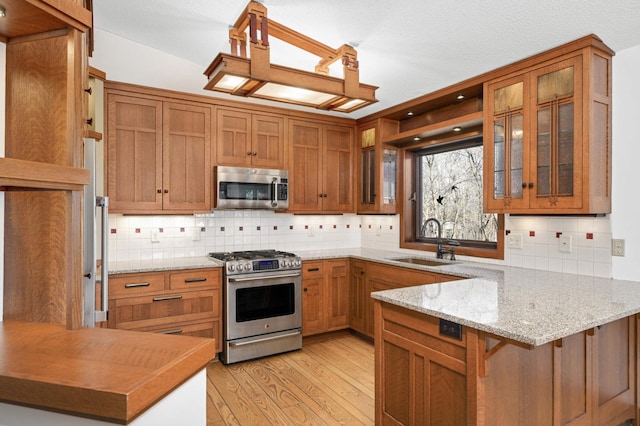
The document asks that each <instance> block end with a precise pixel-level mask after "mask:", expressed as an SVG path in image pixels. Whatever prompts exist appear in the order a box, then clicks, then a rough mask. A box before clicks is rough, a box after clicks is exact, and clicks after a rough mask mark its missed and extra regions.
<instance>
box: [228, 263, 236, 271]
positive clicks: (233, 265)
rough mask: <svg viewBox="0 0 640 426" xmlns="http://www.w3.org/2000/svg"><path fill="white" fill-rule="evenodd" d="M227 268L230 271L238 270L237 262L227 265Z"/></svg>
mask: <svg viewBox="0 0 640 426" xmlns="http://www.w3.org/2000/svg"><path fill="white" fill-rule="evenodd" d="M227 269H228V270H229V272H233V271H235V270H236V264H235V263H229V264H228V265H227Z"/></svg>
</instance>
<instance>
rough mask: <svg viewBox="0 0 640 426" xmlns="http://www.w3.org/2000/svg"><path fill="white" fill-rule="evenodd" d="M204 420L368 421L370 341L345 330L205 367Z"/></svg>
mask: <svg viewBox="0 0 640 426" xmlns="http://www.w3.org/2000/svg"><path fill="white" fill-rule="evenodd" d="M207 396H208V399H207V425H209V426H212V425H243V426H245V425H246V426H254V425H255V426H257V425H340V424H342V425H361V424H364V425H372V424H374V367H373V344H371V343H369V342H367V341H365V340H362V339H361V338H359V337H356V336H354V335H352V334H351V333H349V332H346V331H345V332H336V333H331V334H327V335H323V336H317V337H316V336H314V337H310V338H305V339H304V341H303V345H302V349H301V350H299V351H294V352H289V353H286V354H281V355H274V356H271V357H267V358H262V359H258V360H253V361H246V362H241V363H238V364H232V365H228V366H225V365H224V364H222V363H220V362H212V363H211V364H209V366H208V367H207Z"/></svg>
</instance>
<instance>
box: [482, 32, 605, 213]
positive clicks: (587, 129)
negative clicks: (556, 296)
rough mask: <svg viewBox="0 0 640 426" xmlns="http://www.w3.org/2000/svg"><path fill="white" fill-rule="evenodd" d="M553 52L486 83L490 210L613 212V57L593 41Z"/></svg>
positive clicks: (487, 207)
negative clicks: (555, 53) (554, 54)
mask: <svg viewBox="0 0 640 426" xmlns="http://www.w3.org/2000/svg"><path fill="white" fill-rule="evenodd" d="M554 51H556V50H554ZM554 51H550V53H547V54H541V56H542V57H541V58H540V59H539V60H538V61H537V62H536V63H534V64H532V65H530V66H528V67H525V68H523V67H522V66H521V64H520V63H517V64H514V65H513V66H507V67H505V68H504V74H503V76H500V77H497V78H494V79H493V80H490V81H488V82H486V83H485V85H484V111H485V114H484V117H485V119H484V152H485V157H484V158H485V163H484V184H485V185H484V186H485V194H484V210H485V211H486V212H493V213H550V214H593V213H610V212H611V57H612V55H613V52H612V51H611V50H610V49H609V48H607V47H606V46H605V45H604V44H603V43H602V42H601V41H600V40H598V39H597V38H595V37H585V38H583V39H580V40H578V41H576V42H574V43H569V44H568V45H566V47H564V49H562V50H558V52H559V53H562V54H561V55H559V56H558V55H556V57H550V56H551V55H552V52H554ZM534 59H535V57H534Z"/></svg>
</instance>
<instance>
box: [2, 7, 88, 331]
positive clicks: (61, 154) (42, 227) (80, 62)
mask: <svg viewBox="0 0 640 426" xmlns="http://www.w3.org/2000/svg"><path fill="white" fill-rule="evenodd" d="M13 6H15V7H13ZM58 6H60V9H61V10H58V9H56V7H55V6H51V5H43V4H39V5H36V6H34V5H27V4H26V3H24V4H23V2H16V3H15V4H13V5H12V8H13V9H15V10H14V12H22V13H24V15H22V16H21V18H18V17H17V16H18V15H15V14H14V15H11V14H8V16H7V17H5V18H3V19H5V20H6V22H3V27H4V29H6V30H7V31H8V33H7V34H6V35H10V36H19V35H25V34H29V35H30V36H31V37H27V38H24V39H21V40H20V41H19V42H17V41H16V42H11V41H9V42H7V40H5V42H7V43H6V75H5V83H6V99H5V106H6V117H5V118H6V135H5V136H6V137H5V141H6V142H5V150H4V154H5V155H6V157H7V160H5V161H4V163H5V164H9V165H10V166H12V165H16V164H14V163H13V161H12V160H23V161H24V163H21V164H25V165H27V166H28V167H29V168H30V169H31V170H30V174H32V175H38V174H40V175H42V176H43V177H45V178H46V179H45V181H40V182H38V181H37V180H32V181H31V182H30V184H29V185H28V186H29V187H30V188H34V189H36V191H7V192H6V193H5V197H4V199H5V207H4V208H5V223H4V251H5V262H4V302H3V303H4V308H3V312H4V319H5V320H18V321H26V322H48V323H55V324H62V325H65V326H66V327H67V328H68V329H75V328H79V327H82V319H83V310H82V263H81V262H82V231H81V229H80V227H79V226H78V224H79V223H81V218H82V193H81V190H82V187H78V185H80V186H82V185H83V184H84V183H86V182H87V179H86V178H87V175H86V174H85V173H84V172H83V171H82V167H83V164H82V161H83V160H82V158H83V157H82V152H83V149H82V130H83V120H84V119H86V117H84V116H83V114H84V112H85V111H86V105H85V103H86V99H85V97H84V96H83V89H84V88H85V87H86V86H85V85H86V82H87V76H86V51H85V35H84V34H83V32H82V31H84V30H85V29H86V28H84V25H83V24H82V23H83V22H89V23H90V20H91V13H89V12H88V11H86V10H85V9H83V8H82V7H73V8H70V7H69V5H67V4H64V5H63V4H60V5H58ZM67 13H68V15H67ZM73 17H77V18H82V20H81V21H75V18H74V19H71V20H72V21H75V22H74V25H73V27H75V28H73V27H72V26H69V28H67V26H68V25H70V24H69V20H68V19H67V18H73ZM85 18H88V21H86V20H85ZM45 22H46V23H48V24H54V25H55V28H60V29H62V28H65V29H66V30H65V31H59V32H52V33H47V34H46V36H40V35H38V34H36V33H37V31H38V29H42V30H43V31H49V29H53V28H49V27H48V25H45V26H44V27H43V26H41V24H44V23H45ZM27 27H29V31H28V32H27V33H23V32H22V31H23V30H25V29H27ZM77 28H79V29H77ZM34 31H35V32H34ZM9 158H10V159H11V160H9ZM51 165H56V166H61V167H60V169H58V168H55V167H54V168H52V167H50V166H51ZM43 166H44V167H43ZM11 168H12V167H11ZM60 171H63V173H61V174H60V175H58V176H55V177H53V176H47V175H50V174H51V173H52V172H56V174H57V173H58V172H60ZM4 172H5V170H0V180H2V179H3V178H4ZM9 172H10V170H9ZM67 173H68V174H67ZM75 173H78V175H79V176H80V175H82V176H83V179H82V180H80V181H78V180H76V179H75V178H73V177H72V176H71V175H73V174H75ZM74 180H75V181H76V182H75V184H71V183H72V182H73V181H74ZM46 181H49V182H46ZM51 188H53V189H55V190H54V191H50V190H46V191H38V189H51ZM3 189H4V188H3ZM60 189H62V191H60Z"/></svg>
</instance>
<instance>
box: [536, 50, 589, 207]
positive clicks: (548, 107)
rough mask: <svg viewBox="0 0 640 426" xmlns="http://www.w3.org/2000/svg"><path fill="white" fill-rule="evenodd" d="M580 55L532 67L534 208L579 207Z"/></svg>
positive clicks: (580, 137)
mask: <svg viewBox="0 0 640 426" xmlns="http://www.w3.org/2000/svg"><path fill="white" fill-rule="evenodd" d="M580 59H581V58H580V57H576V58H572V59H568V60H565V61H562V62H559V63H557V64H554V65H552V66H549V67H545V68H541V69H539V70H536V71H534V72H533V73H532V76H531V84H532V96H531V102H532V107H531V109H532V111H533V114H534V117H533V119H532V120H531V124H532V129H531V133H532V135H533V148H532V149H531V155H532V168H533V174H534V176H535V179H531V181H530V182H529V183H528V185H529V186H530V187H532V189H533V191H532V194H530V198H531V199H530V204H531V207H533V208H551V209H553V208H580V207H582V187H581V185H582V174H583V170H582V128H581V126H580V123H581V121H580V120H579V118H580V117H582V104H581V102H580V100H581V99H582V93H581V88H582V73H581V69H582V68H581V63H580Z"/></svg>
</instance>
